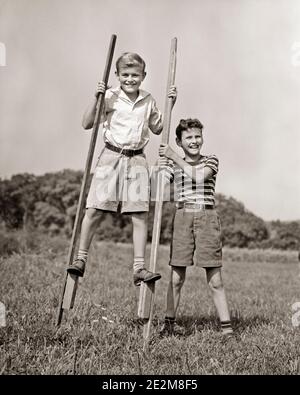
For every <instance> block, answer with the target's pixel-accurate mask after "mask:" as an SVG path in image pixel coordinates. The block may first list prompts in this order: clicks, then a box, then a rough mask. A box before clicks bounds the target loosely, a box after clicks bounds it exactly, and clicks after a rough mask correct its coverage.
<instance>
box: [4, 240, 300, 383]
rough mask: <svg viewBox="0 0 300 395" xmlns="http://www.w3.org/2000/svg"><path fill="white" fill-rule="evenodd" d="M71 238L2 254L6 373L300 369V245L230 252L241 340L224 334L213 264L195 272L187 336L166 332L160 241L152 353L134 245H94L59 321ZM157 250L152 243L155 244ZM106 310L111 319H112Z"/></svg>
mask: <svg viewBox="0 0 300 395" xmlns="http://www.w3.org/2000/svg"><path fill="white" fill-rule="evenodd" d="M67 250H68V244H67V243H66V242H64V241H63V240H56V241H55V242H52V244H51V245H48V246H47V248H46V247H45V248H44V249H43V250H42V251H40V252H39V253H35V254H33V253H31V254H29V253H22V254H15V255H12V256H10V257H9V258H6V259H1V260H0V270H1V279H0V290H1V293H0V301H1V302H2V303H4V305H5V306H6V326H5V327H0V372H1V374H109V375H112V374H144V375H150V374H176V375H177V374H178V375H182V374H299V373H300V340H299V339H300V336H299V332H300V326H299V327H295V326H293V325H292V314H293V311H292V305H293V303H295V302H297V301H300V286H299V285H300V276H299V275H300V270H299V266H298V262H297V254H296V252H295V253H294V252H276V251H264V252H262V251H249V250H248V251H243V250H226V249H224V275H223V277H224V282H225V285H226V290H227V296H228V301H229V304H230V310H231V313H232V317H233V324H234V328H235V331H236V333H237V334H238V338H237V339H236V340H235V339H232V340H230V341H224V340H223V339H222V337H221V335H220V332H219V326H218V320H217V317H216V313H215V309H214V306H213V303H212V299H211V296H210V293H209V291H208V288H207V285H206V280H205V275H204V271H203V270H201V269H200V270H199V269H196V268H192V269H189V271H188V273H187V279H186V284H185V286H184V288H183V291H182V301H181V306H180V310H179V315H178V318H179V323H180V324H182V325H184V326H185V328H186V335H185V336H183V337H175V336H171V337H163V338H160V337H159V335H158V328H159V327H160V325H161V323H162V320H163V317H164V305H165V293H166V285H167V281H168V270H169V269H168V265H167V263H168V247H166V246H162V247H161V248H160V254H159V262H158V268H159V271H160V272H161V273H162V275H163V277H162V279H161V280H160V281H159V282H158V283H157V286H156V305H155V316H154V325H153V334H152V340H151V347H150V352H149V354H147V355H146V354H144V353H143V352H142V344H143V339H142V328H141V326H140V324H139V321H138V320H137V316H136V312H137V303H138V289H137V288H135V287H134V286H133V284H132V273H131V260H132V248H131V246H128V245H116V244H113V243H104V242H103V243H99V244H96V243H95V244H94V245H93V246H92V248H91V254H90V262H89V266H88V268H87V271H86V275H85V277H84V279H83V280H82V281H81V283H80V286H79V290H78V292H77V298H76V302H75V307H74V309H73V310H72V311H70V312H69V313H68V314H65V315H64V319H63V322H62V325H61V327H60V328H59V329H57V328H56V327H55V320H56V314H57V306H58V299H59V295H60V291H61V286H62V281H63V278H64V268H65V265H66V262H65V259H66V255H67ZM147 253H148V256H149V247H148V249H147ZM103 317H104V318H103Z"/></svg>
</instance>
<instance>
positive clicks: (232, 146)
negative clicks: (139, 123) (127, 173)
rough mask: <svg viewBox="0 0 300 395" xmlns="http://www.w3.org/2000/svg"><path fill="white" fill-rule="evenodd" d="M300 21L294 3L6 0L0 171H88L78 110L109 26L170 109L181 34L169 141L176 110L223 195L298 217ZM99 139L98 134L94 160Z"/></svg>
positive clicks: (299, 7)
mask: <svg viewBox="0 0 300 395" xmlns="http://www.w3.org/2000/svg"><path fill="white" fill-rule="evenodd" d="M299 21H300V1H298V0H185V1H182V0H151V1H149V0H115V1H109V0H84V1H83V0H6V1H1V0H0V43H2V44H4V46H5V48H6V65H5V66H4V65H3V47H4V46H3V45H0V50H1V48H2V54H0V59H2V66H0V177H1V178H8V177H10V176H11V175H12V174H16V173H22V172H30V173H35V174H43V173H45V172H50V171H58V170H62V169H65V168H70V169H83V168H84V166H85V161H86V155H87V151H88V146H89V141H90V133H89V132H86V131H83V129H82V127H81V120H82V115H83V112H84V110H85V108H86V107H87V105H88V104H89V102H90V100H91V98H92V95H93V93H94V90H95V86H96V82H97V81H98V80H100V79H101V77H102V74H103V68H104V64H105V59H106V54H107V49H108V44H109V41H110V37H111V35H112V34H116V35H117V44H116V49H115V56H114V61H115V60H116V58H117V57H118V56H119V55H120V54H121V53H122V52H125V51H134V52H138V53H139V54H140V55H141V56H142V57H143V58H144V59H145V61H146V63H147V73H148V74H147V77H146V80H145V81H144V83H143V86H142V87H143V88H144V89H146V90H149V91H150V92H151V93H152V94H153V96H154V97H155V98H156V100H157V103H158V105H159V107H160V108H161V109H162V110H163V107H164V102H165V94H166V83H167V73H168V61H169V54H170V43H171V39H172V38H173V37H177V39H178V58H177V73H176V85H177V87H178V100H177V103H176V105H175V107H174V110H173V115H172V129H171V135H170V139H171V142H172V143H173V141H174V128H175V127H176V125H177V123H178V121H179V119H180V118H186V117H198V118H199V119H200V120H201V122H202V123H203V124H204V126H205V129H204V139H205V142H204V146H203V153H206V154H209V153H214V154H216V155H217V156H218V157H219V160H220V172H219V175H218V178H217V188H216V189H217V192H220V193H223V194H225V195H227V196H232V197H234V198H236V199H238V200H239V201H241V202H243V203H244V204H245V206H246V207H247V208H248V209H249V210H250V211H252V212H254V213H255V214H256V215H258V216H260V217H262V218H263V219H265V220H271V219H274V220H275V219H281V220H292V219H300V204H299V201H300V183H299V170H300V155H299V151H300V134H299V125H300V109H299V104H300V23H299ZM114 70H115V68H114V66H113V69H112V72H111V78H110V82H111V84H113V85H114V84H116V80H115V78H114ZM159 141H160V138H159V137H157V136H153V138H152V140H151V142H150V143H149V144H148V147H147V154H148V158H149V162H150V163H154V161H155V159H156V157H157V148H158V145H159ZM102 146H103V142H102V136H101V134H99V139H98V146H97V150H96V154H95V157H96V156H97V154H98V153H99V152H100V150H101V147H102ZM178 152H179V151H178Z"/></svg>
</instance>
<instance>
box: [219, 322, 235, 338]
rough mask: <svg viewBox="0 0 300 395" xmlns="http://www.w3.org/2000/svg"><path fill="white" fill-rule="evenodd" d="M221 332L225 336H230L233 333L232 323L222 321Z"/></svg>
mask: <svg viewBox="0 0 300 395" xmlns="http://www.w3.org/2000/svg"><path fill="white" fill-rule="evenodd" d="M221 330H222V333H223V335H228V334H229V333H233V329H232V326H231V321H221Z"/></svg>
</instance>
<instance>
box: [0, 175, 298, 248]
mask: <svg viewBox="0 0 300 395" xmlns="http://www.w3.org/2000/svg"><path fill="white" fill-rule="evenodd" d="M82 176H83V173H82V171H74V170H63V171H60V172H55V173H46V174H44V175H41V176H37V175H33V174H28V173H23V174H17V175H14V176H12V177H11V178H10V179H3V180H1V179H0V223H1V224H2V227H3V226H4V227H5V229H6V230H7V231H10V230H14V229H24V228H25V229H26V228H28V229H33V228H34V229H36V230H39V231H41V232H45V233H47V234H50V235H64V236H66V237H70V235H71V232H72V227H73V223H74V219H75V215H76V208H77V202H78V198H79V193H80V187H81V182H82ZM216 205H217V210H218V213H219V215H220V218H221V223H222V240H223V245H225V246H228V247H240V248H244V247H245V248H276V249H282V250H288V249H290V250H298V249H299V245H300V221H288V222H282V221H278V220H277V221H271V222H266V221H264V220H263V219H261V218H259V217H257V216H256V215H255V214H253V213H251V212H250V211H248V210H247V209H246V208H245V207H244V205H243V203H241V202H239V201H237V200H236V199H234V198H233V197H226V196H224V195H222V194H216ZM174 209H175V206H174V202H165V203H164V208H163V215H162V226H161V243H162V244H166V243H169V242H170V240H171V228H172V218H173V212H174ZM153 214H154V203H153V202H152V203H151V209H150V213H149V228H148V241H151V234H152V225H153ZM95 237H96V238H97V239H98V240H113V241H118V242H131V241H132V240H131V238H132V224H131V219H130V217H129V216H126V215H121V214H118V213H116V214H111V213H103V216H102V220H101V223H100V226H99V228H98V231H97V233H96V236H95Z"/></svg>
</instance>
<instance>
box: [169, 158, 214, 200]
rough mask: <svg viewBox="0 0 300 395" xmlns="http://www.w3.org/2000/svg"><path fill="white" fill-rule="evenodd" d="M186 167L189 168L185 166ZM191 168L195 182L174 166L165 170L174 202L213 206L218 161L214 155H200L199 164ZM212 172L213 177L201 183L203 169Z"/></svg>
mask: <svg viewBox="0 0 300 395" xmlns="http://www.w3.org/2000/svg"><path fill="white" fill-rule="evenodd" d="M187 166H191V165H190V164H187ZM192 166H193V172H195V173H194V174H195V178H196V180H192V179H191V178H190V177H189V176H188V175H187V174H186V173H184V171H183V170H182V169H181V167H179V166H178V165H176V164H173V165H171V166H168V167H167V168H166V172H167V178H169V179H170V181H171V182H173V183H174V200H175V201H178V202H187V203H197V204H207V205H211V206H214V205H215V185H216V176H217V173H218V168H219V160H218V158H217V157H216V156H215V155H208V156H206V155H202V156H201V158H200V162H199V163H198V164H197V165H192ZM206 166H207V167H210V168H211V169H212V170H213V176H212V177H211V178H209V179H207V180H206V181H203V177H204V167H206Z"/></svg>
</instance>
